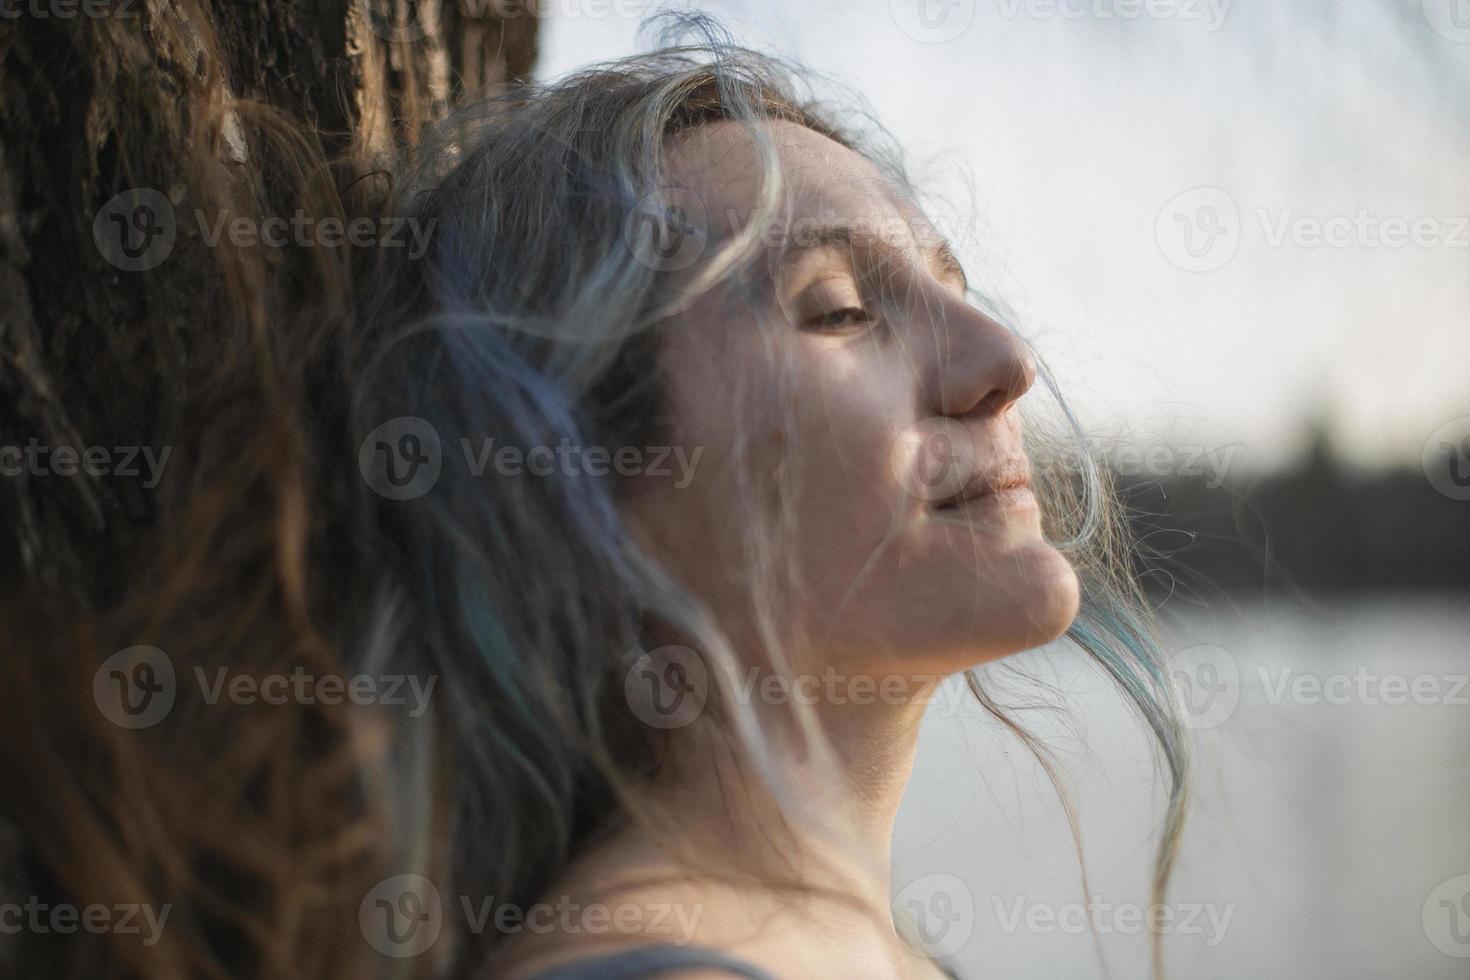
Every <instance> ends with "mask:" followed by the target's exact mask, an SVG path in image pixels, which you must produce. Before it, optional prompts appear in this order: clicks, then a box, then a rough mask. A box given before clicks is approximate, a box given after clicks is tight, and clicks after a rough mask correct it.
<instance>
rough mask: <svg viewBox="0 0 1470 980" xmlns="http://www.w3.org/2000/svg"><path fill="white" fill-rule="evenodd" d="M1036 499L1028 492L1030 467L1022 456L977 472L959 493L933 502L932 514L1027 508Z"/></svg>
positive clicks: (1029, 487) (1029, 489) (1029, 490)
mask: <svg viewBox="0 0 1470 980" xmlns="http://www.w3.org/2000/svg"><path fill="white" fill-rule="evenodd" d="M1035 503H1036V497H1035V496H1034V495H1033V494H1032V493H1031V466H1030V463H1029V462H1028V461H1027V460H1026V458H1025V457H1024V456H1022V457H1018V458H1015V459H1009V460H1006V461H1004V462H1002V463H1001V464H999V465H996V466H992V467H990V468H989V469H988V470H986V471H985V472H983V473H977V474H975V476H974V477H972V478H971V479H970V480H969V481H968V482H966V483H965V485H964V486H963V487H961V488H960V490H959V492H958V493H956V494H954V495H952V496H950V497H946V498H945V499H943V500H938V501H935V502H934V504H933V508H932V509H933V510H934V511H936V512H944V511H958V510H964V509H966V508H969V507H974V506H986V507H997V508H1002V509H1004V508H1010V507H1019V506H1031V505H1034V504H1035Z"/></svg>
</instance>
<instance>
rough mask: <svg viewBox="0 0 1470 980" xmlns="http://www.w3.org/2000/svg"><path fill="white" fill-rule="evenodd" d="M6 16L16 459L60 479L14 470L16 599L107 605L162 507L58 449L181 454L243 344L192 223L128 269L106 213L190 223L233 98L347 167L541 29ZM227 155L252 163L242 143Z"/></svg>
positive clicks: (4, 491)
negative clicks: (202, 174) (301, 132)
mask: <svg viewBox="0 0 1470 980" xmlns="http://www.w3.org/2000/svg"><path fill="white" fill-rule="evenodd" d="M6 7H7V11H8V14H7V17H6V19H4V20H0V451H3V448H4V447H19V448H20V449H21V450H25V449H26V447H28V446H30V447H35V448H36V449H38V450H41V451H45V452H47V454H48V456H47V458H48V460H49V463H48V465H47V466H46V467H43V468H44V469H45V470H46V472H45V473H35V472H30V469H31V468H32V467H31V466H30V465H29V464H28V463H27V462H25V461H24V460H23V459H22V460H21V461H20V465H19V469H20V472H18V473H17V472H15V470H16V468H17V466H16V465H15V464H16V463H17V457H16V456H15V453H14V452H13V451H12V452H11V453H10V455H9V456H7V457H5V458H0V466H4V467H5V473H4V474H0V555H3V561H0V588H4V589H5V591H6V593H11V592H12V590H14V589H17V588H19V587H22V586H31V587H37V586H39V587H43V588H47V589H52V590H58V591H63V592H67V593H74V594H75V595H76V596H77V598H79V599H80V598H82V597H90V598H91V599H92V600H93V601H94V602H95V601H96V600H98V599H102V600H103V601H104V602H105V597H106V596H107V595H108V594H109V593H111V592H113V591H114V590H115V588H116V587H117V586H118V584H119V583H118V582H116V581H113V579H116V578H120V577H122V576H124V575H125V574H126V571H125V569H120V568H119V567H118V563H117V562H114V561H108V560H106V558H107V556H108V555H112V556H121V555H126V554H127V551H126V546H127V541H128V538H129V536H130V534H131V533H132V532H133V531H135V530H136V529H138V528H140V527H142V526H146V525H147V524H148V523H149V522H150V521H151V520H152V519H153V517H152V509H151V506H150V499H149V494H148V490H147V488H146V487H144V486H143V485H142V483H143V481H142V479H126V478H123V479H119V478H116V477H115V476H114V477H113V478H108V477H107V476H105V475H95V474H89V473H87V472H85V469H86V467H80V466H79V467H78V469H79V472H77V473H76V474H75V475H62V474H60V473H58V472H56V471H57V470H58V469H61V468H68V469H69V468H71V467H64V466H61V465H58V460H57V459H56V458H55V454H54V451H55V449H56V448H57V447H75V448H76V449H77V450H78V451H79V452H80V451H81V450H83V449H85V448H86V447H106V448H109V449H113V448H115V447H140V446H148V447H153V448H154V449H155V450H159V451H161V448H162V447H161V446H160V442H159V439H160V435H161V434H162V433H164V432H165V431H166V430H167V427H168V425H169V424H170V421H171V419H173V418H174V417H175V416H176V415H177V413H178V412H179V411H180V410H181V406H184V405H187V404H188V400H189V396H190V394H191V392H192V390H193V387H194V386H196V385H197V384H199V383H200V380H201V379H202V377H203V376H204V369H207V367H208V366H209V365H210V364H211V363H212V361H213V359H214V358H216V357H218V356H219V355H220V352H221V350H222V347H223V346H224V345H226V344H228V343H229V341H230V338H227V337H221V336H220V335H219V330H218V329H216V326H215V323H214V322H213V321H214V319H215V318H214V317H213V316H212V313H213V311H212V310H211V309H210V308H209V304H210V302H211V301H212V298H213V297H215V296H216V295H217V292H218V291H217V290H216V289H213V288H211V286H212V279H213V278H215V277H217V275H218V273H217V271H216V268H215V263H213V262H212V261H211V257H210V256H209V255H208V254H207V251H206V247H205V245H204V244H203V243H202V242H201V241H200V236H199V235H198V231H197V229H196V228H193V227H192V226H190V224H189V223H188V222H184V221H180V222H177V228H176V239H175V241H174V243H173V245H172V247H171V249H170V250H169V251H168V254H167V258H166V260H164V261H162V262H160V263H158V264H157V265H155V266H153V267H150V268H147V269H144V270H141V271H133V270H129V269H126V268H119V267H118V262H117V261H116V260H117V255H116V248H117V247H120V245H121V242H122V239H121V237H120V236H122V235H123V234H124V231H123V229H122V227H120V226H119V225H118V222H119V221H123V222H126V221H128V220H130V219H131V220H133V221H135V222H136V221H137V220H138V219H137V215H136V214H131V213H129V212H127V210H126V209H122V210H123V213H122V216H121V217H119V216H118V215H116V214H109V213H108V208H107V205H108V202H109V201H112V200H113V199H114V198H115V197H116V196H117V195H119V194H122V193H124V192H126V191H129V190H130V189H135V188H149V189H153V190H155V191H157V192H159V193H160V194H162V195H163V196H164V197H166V198H167V200H168V202H169V204H171V205H174V206H178V207H184V206H187V204H188V203H189V199H190V196H191V193H192V191H191V187H190V186H189V174H190V173H191V171H190V153H191V152H192V150H191V142H190V136H191V133H193V132H194V129H195V127H196V125H197V124H198V122H199V120H200V119H201V118H202V117H203V116H204V115H205V114H207V113H208V112H210V111H211V110H212V108H214V107H216V106H218V105H220V104H223V103H224V102H226V101H227V100H228V99H231V98H246V99H254V100H258V101H260V102H264V103H267V104H269V105H271V106H274V107H277V108H280V109H282V110H284V111H286V112H287V113H289V114H291V115H292V116H295V117H297V118H300V119H304V120H306V121H307V122H309V123H310V124H312V125H313V126H315V127H316V128H317V129H318V130H319V131H320V132H321V133H323V134H324V137H325V142H326V144H327V148H328V149H329V150H330V151H332V152H342V151H346V150H350V149H353V148H357V149H359V150H366V151H368V152H371V151H372V150H373V148H374V147H378V148H380V149H381V148H382V147H385V146H386V145H387V141H388V140H389V139H390V138H391V137H393V136H395V135H397V136H399V137H407V138H409V139H410V140H411V139H412V137H413V134H414V133H415V132H417V130H418V129H419V127H421V126H422V125H423V124H425V123H426V122H428V121H430V120H433V119H435V118H437V117H439V116H441V115H442V114H443V113H444V112H445V111H446V110H447V108H448V107H449V106H450V105H451V104H453V103H454V102H455V101H456V100H458V99H463V98H466V97H470V96H473V95H475V94H476V93H479V92H484V91H493V90H495V89H498V88H500V87H502V86H504V85H506V84H514V82H515V81H516V80H518V79H520V78H524V77H526V76H527V75H528V74H529V72H530V70H531V68H532V66H533V63H534V60H535V50H536V23H537V22H536V18H535V17H534V16H532V15H531V14H530V13H529V12H528V11H527V10H526V9H525V8H524V7H523V6H514V7H511V6H506V7H498V6H496V5H493V4H490V3H484V2H471V0H461V3H460V4H459V5H455V4H451V3H446V4H443V5H442V9H441V5H440V4H438V3H424V4H418V5H415V4H413V3H411V2H409V0H318V2H308V0H212V2H211V0H24V2H23V3H15V4H7V5H6ZM497 11H501V12H506V13H509V14H510V16H509V18H507V17H505V16H500V15H498V13H497ZM10 14H14V16H10ZM210 34H213V35H215V36H216V37H217V38H218V45H217V46H216V45H213V44H211V43H210V40H209V35H210ZM219 152H221V153H222V154H230V153H235V154H240V153H245V152H248V150H247V149H245V148H244V147H242V146H241V145H238V144H235V143H232V142H231V141H229V140H226V141H225V142H224V143H223V144H222V145H221V146H220V147H219ZM125 203H136V199H128V200H127V201H126V202H125ZM118 210H119V208H117V207H114V208H113V211H118ZM146 214H147V213H146V212H145V217H144V219H143V220H145V221H146ZM94 223H95V224H96V229H95V233H96V236H102V238H103V240H104V241H105V240H106V239H107V238H108V236H113V235H116V236H119V238H118V242H117V243H116V244H114V245H105V244H99V240H98V238H97V237H95V236H94ZM135 230H137V229H135ZM138 233H139V235H141V234H142V232H141V230H138ZM143 241H145V239H144V238H142V237H138V238H137V239H136V241H135V243H134V244H135V245H137V244H140V243H142V242H143ZM110 259H111V260H110ZM124 264H126V262H124ZM118 459H119V458H118V457H114V460H115V461H116V460H118ZM74 465H75V464H74Z"/></svg>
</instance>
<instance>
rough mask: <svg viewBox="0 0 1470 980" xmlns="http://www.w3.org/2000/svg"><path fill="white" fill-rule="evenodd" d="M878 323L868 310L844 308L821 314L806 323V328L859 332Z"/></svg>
mask: <svg viewBox="0 0 1470 980" xmlns="http://www.w3.org/2000/svg"><path fill="white" fill-rule="evenodd" d="M876 322H877V318H876V317H874V316H873V315H872V314H871V313H869V312H868V311H867V310H865V309H863V308H862V307H860V306H844V307H843V308H841V309H838V310H829V311H827V312H825V313H819V314H817V315H816V316H814V317H812V318H810V319H809V320H807V321H806V324H805V326H806V327H807V328H808V329H811V330H833V331H842V330H857V329H861V328H864V327H869V326H872V325H873V324H874V323H876Z"/></svg>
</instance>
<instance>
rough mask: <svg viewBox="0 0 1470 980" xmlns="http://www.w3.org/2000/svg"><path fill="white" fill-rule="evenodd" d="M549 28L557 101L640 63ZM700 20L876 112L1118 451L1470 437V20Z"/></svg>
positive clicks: (1116, 10) (942, 4)
mask: <svg viewBox="0 0 1470 980" xmlns="http://www.w3.org/2000/svg"><path fill="white" fill-rule="evenodd" d="M541 3H542V6H543V10H544V11H545V12H546V16H547V21H546V23H545V25H544V26H545V32H544V35H543V38H544V46H543V51H542V59H541V67H540V73H541V75H542V77H547V78H549V77H555V76H557V75H560V74H562V73H564V72H566V71H567V70H569V69H572V68H575V67H577V66H580V65H583V64H586V63H588V62H590V61H594V60H599V59H603V58H608V57H614V56H618V55H622V54H626V53H631V52H633V51H636V50H640V49H641V48H643V47H646V46H647V44H646V41H647V38H646V36H645V37H642V38H640V36H639V32H638V27H639V18H638V16H636V15H637V14H642V13H647V12H648V11H649V10H651V9H653V8H652V7H651V6H650V5H648V4H644V3H642V2H640V0H541ZM921 4H922V6H921ZM700 8H701V9H703V10H706V11H708V12H711V13H714V14H716V15H718V16H719V17H720V18H721V20H722V21H723V22H724V23H725V24H726V26H727V27H729V28H730V29H731V30H732V31H733V32H734V33H735V34H736V35H737V36H738V37H739V38H740V39H741V40H742V41H744V42H745V43H747V44H750V45H751V46H754V47H758V48H762V49H764V50H772V51H775V52H777V53H780V54H783V55H787V56H792V57H795V58H797V59H799V60H801V61H802V62H804V63H805V64H807V65H809V66H811V67H812V68H814V69H816V70H818V71H819V72H822V73H823V74H825V75H828V76H831V77H833V78H835V79H838V80H840V81H841V82H843V83H845V84H847V85H850V86H852V87H853V88H855V89H857V90H858V91H860V92H861V93H862V94H863V96H864V97H865V98H866V99H868V100H869V102H870V103H871V104H872V106H873V108H874V109H875V110H876V111H877V114H878V116H879V118H880V120H881V121H882V122H883V123H884V124H885V125H886V126H887V127H888V128H889V129H890V130H891V131H892V132H893V133H894V134H895V135H896V136H897V137H898V138H899V140H900V141H901V142H902V143H903V145H904V146H906V147H907V148H908V151H909V153H910V155H911V162H912V165H913V169H914V172H915V174H916V176H917V177H918V179H919V183H920V184H921V186H924V187H927V188H929V189H930V190H932V191H933V192H935V193H936V194H937V195H939V197H940V198H942V199H943V200H945V201H948V202H950V208H949V210H948V212H947V213H946V212H945V211H944V210H943V209H941V213H938V214H936V215H935V217H936V219H937V221H938V223H939V224H940V225H941V226H942V227H944V228H945V229H946V230H947V231H952V232H955V233H956V234H955V237H956V239H957V241H956V244H957V246H958V247H959V249H960V251H961V255H962V258H964V259H965V261H966V265H967V267H968V268H969V269H970V271H971V272H972V276H973V278H975V279H976V280H977V281H978V282H979V283H980V284H981V285H983V286H985V287H986V288H987V289H988V290H989V291H991V292H994V293H998V294H999V296H1000V297H1001V298H1002V299H1003V300H1004V302H1006V303H1007V304H1008V305H1009V306H1010V307H1011V308H1012V309H1014V310H1015V311H1016V312H1017V314H1018V318H1019V323H1018V326H1019V328H1020V329H1021V330H1022V331H1023V332H1025V333H1027V334H1028V335H1029V336H1031V337H1032V338H1033V339H1034V340H1035V341H1036V343H1037V345H1038V347H1039V348H1040V350H1041V351H1042V353H1043V355H1044V356H1045V357H1046V358H1047V359H1048V360H1049V361H1050V362H1051V363H1052V365H1053V367H1054V368H1055V369H1056V370H1057V373H1058V375H1059V376H1060V378H1061V379H1062V382H1063V384H1064V385H1065V386H1066V388H1067V391H1068V393H1069V395H1070V396H1071V397H1072V398H1073V400H1074V401H1075V402H1076V403H1078V405H1079V406H1080V407H1081V408H1082V409H1083V411H1084V414H1085V416H1086V417H1087V419H1088V420H1089V422H1090V423H1091V424H1092V425H1094V426H1095V427H1097V428H1099V429H1100V430H1102V431H1106V432H1115V431H1120V430H1122V429H1123V428H1125V427H1126V429H1127V430H1128V431H1130V432H1132V433H1133V434H1134V435H1135V437H1136V438H1139V439H1143V440H1150V439H1154V438H1158V437H1159V436H1160V435H1161V434H1162V435H1165V436H1168V437H1170V438H1173V439H1175V440H1177V441H1179V442H1181V443H1185V444H1194V443H1202V444H1209V445H1217V446H1218V445H1224V444H1230V443H1237V442H1238V443H1242V444H1243V445H1244V447H1245V452H1246V453H1247V455H1248V456H1249V457H1250V462H1255V463H1261V464H1269V463H1272V462H1276V461H1279V460H1280V459H1282V458H1284V457H1287V456H1289V455H1290V454H1292V453H1293V452H1294V451H1295V449H1296V448H1297V446H1298V444H1299V434H1300V431H1301V425H1302V421H1303V419H1304V418H1305V417H1307V416H1308V415H1309V414H1310V413H1314V412H1316V411H1319V410H1324V411H1327V412H1329V413H1330V417H1331V419H1332V422H1333V426H1334V428H1335V430H1336V434H1337V435H1338V437H1339V442H1340V445H1341V447H1342V449H1343V450H1344V451H1345V452H1347V453H1348V454H1350V455H1351V456H1352V457H1354V458H1355V459H1357V460H1359V461H1362V462H1365V463H1373V462H1386V461H1395V462H1399V461H1402V462H1410V461H1413V460H1417V459H1418V457H1419V454H1420V450H1421V447H1422V446H1423V444H1424V442H1425V440H1426V439H1427V438H1428V437H1429V435H1430V434H1431V432H1433V430H1435V429H1436V428H1438V427H1439V426H1440V425H1441V424H1443V423H1445V422H1447V421H1448V420H1450V419H1453V418H1455V417H1457V416H1464V415H1470V380H1467V374H1470V125H1467V121H1470V0H1422V2H1421V0H1290V2H1280V0H1234V2H1231V0H801V2H799V3H796V2H779V3H778V2H765V3H748V2H740V0H724V2H719V0H714V2H707V3H703V4H701V5H700ZM1140 10H1142V11H1143V13H1142V15H1140V14H1139V13H1138V11H1140ZM1150 11H1151V13H1150ZM629 14H633V15H635V16H628V15H629ZM972 218H973V219H974V223H973V224H972V222H971V219H972Z"/></svg>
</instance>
